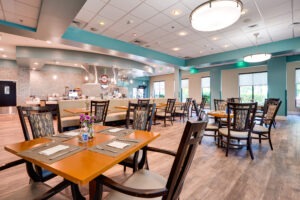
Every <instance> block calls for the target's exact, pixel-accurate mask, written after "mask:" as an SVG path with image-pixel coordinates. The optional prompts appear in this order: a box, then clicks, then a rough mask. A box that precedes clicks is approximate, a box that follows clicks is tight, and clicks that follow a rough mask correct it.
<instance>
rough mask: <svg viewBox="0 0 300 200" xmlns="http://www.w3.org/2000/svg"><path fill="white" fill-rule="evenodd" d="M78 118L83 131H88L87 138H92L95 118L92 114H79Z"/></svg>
mask: <svg viewBox="0 0 300 200" xmlns="http://www.w3.org/2000/svg"><path fill="white" fill-rule="evenodd" d="M79 119H80V123H81V127H82V130H83V132H86V133H88V137H89V139H92V138H93V137H94V130H93V123H94V121H95V118H94V117H93V116H89V115H85V114H80V118H79Z"/></svg>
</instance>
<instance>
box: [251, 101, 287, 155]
mask: <svg viewBox="0 0 300 200" xmlns="http://www.w3.org/2000/svg"><path fill="white" fill-rule="evenodd" d="M281 103H282V102H281V101H280V100H279V101H274V102H272V104H271V103H270V104H269V105H268V111H267V113H266V116H265V117H264V118H263V120H262V121H263V123H262V124H259V125H255V126H254V128H253V131H252V139H258V140H259V143H261V140H269V144H270V148H271V150H273V145H272V141H271V128H272V124H273V123H274V120H275V117H276V115H277V112H278V109H279V107H280V105H281Z"/></svg>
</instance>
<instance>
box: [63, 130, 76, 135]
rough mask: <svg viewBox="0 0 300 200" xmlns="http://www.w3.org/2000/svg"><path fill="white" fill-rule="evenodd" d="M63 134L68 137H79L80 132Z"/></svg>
mask: <svg viewBox="0 0 300 200" xmlns="http://www.w3.org/2000/svg"><path fill="white" fill-rule="evenodd" d="M63 134H64V135H67V136H77V135H79V132H75V131H69V132H65V133H63Z"/></svg>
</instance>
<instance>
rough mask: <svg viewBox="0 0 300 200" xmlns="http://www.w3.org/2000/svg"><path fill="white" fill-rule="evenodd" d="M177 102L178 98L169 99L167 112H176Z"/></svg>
mask: <svg viewBox="0 0 300 200" xmlns="http://www.w3.org/2000/svg"><path fill="white" fill-rule="evenodd" d="M175 102H176V99H168V100H167V106H166V110H165V112H166V113H171V114H172V113H173V112H174V108H175Z"/></svg>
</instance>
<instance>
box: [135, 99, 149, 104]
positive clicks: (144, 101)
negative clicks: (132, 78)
mask: <svg viewBox="0 0 300 200" xmlns="http://www.w3.org/2000/svg"><path fill="white" fill-rule="evenodd" d="M149 103H150V99H138V101H137V104H149Z"/></svg>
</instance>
